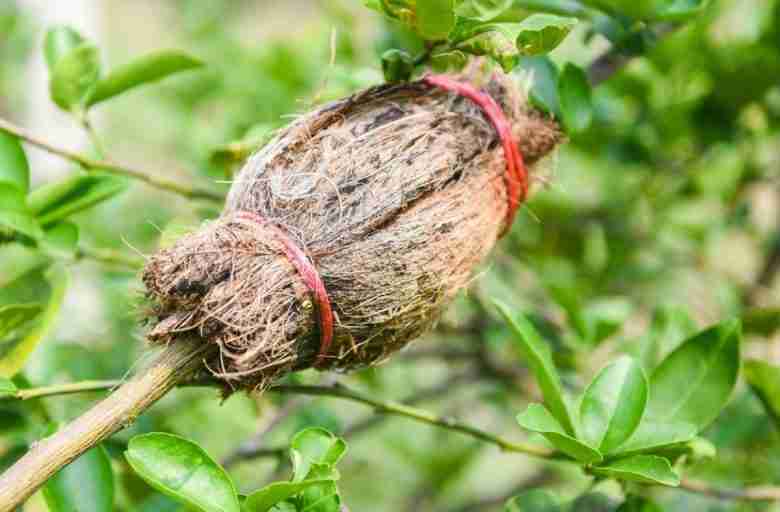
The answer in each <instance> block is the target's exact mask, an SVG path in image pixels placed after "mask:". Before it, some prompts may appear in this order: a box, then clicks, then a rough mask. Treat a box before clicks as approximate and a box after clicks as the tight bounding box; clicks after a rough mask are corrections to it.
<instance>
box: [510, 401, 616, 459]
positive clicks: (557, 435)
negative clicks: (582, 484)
mask: <svg viewBox="0 0 780 512" xmlns="http://www.w3.org/2000/svg"><path fill="white" fill-rule="evenodd" d="M517 422H518V423H519V424H520V426H521V427H523V428H525V429H528V430H530V431H532V432H538V433H540V434H542V435H543V436H544V437H545V438H546V439H547V440H548V441H550V442H551V443H552V444H553V446H555V448H557V449H558V450H560V451H561V452H563V453H565V454H566V455H568V456H570V457H572V458H574V459H576V460H578V461H580V462H582V463H583V464H592V463H594V462H601V460H602V456H601V454H600V453H599V452H598V451H597V450H595V449H593V448H591V447H590V446H588V445H587V444H585V443H583V442H581V441H578V440H577V439H576V438H574V437H573V436H571V435H569V434H568V433H567V432H566V431H565V430H564V429H563V427H562V426H561V424H560V423H558V421H557V420H556V419H555V418H554V417H553V415H552V414H550V411H548V410H547V409H546V408H545V407H544V406H543V405H541V404H531V405H529V406H528V409H526V410H525V412H522V413H520V414H519V415H518V416H517Z"/></svg>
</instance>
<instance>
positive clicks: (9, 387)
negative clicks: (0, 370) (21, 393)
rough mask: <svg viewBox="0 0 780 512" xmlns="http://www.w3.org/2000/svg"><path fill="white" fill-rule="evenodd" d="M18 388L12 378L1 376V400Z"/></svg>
mask: <svg viewBox="0 0 780 512" xmlns="http://www.w3.org/2000/svg"><path fill="white" fill-rule="evenodd" d="M2 315H3V313H2V310H1V309H0V318H2ZM17 391H18V389H17V388H16V385H15V384H14V383H13V381H12V380H11V379H6V378H4V377H0V400H2V399H3V398H6V397H10V396H14V395H15V394H16V392H17Z"/></svg>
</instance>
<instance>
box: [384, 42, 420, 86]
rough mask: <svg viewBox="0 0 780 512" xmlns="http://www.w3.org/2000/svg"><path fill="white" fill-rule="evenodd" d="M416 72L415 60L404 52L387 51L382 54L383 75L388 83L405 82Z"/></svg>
mask: <svg viewBox="0 0 780 512" xmlns="http://www.w3.org/2000/svg"><path fill="white" fill-rule="evenodd" d="M413 71H414V59H412V56H411V55H409V54H408V53H406V52H405V51H403V50H395V49H393V50H387V51H386V52H385V53H383V54H382V73H383V75H384V77H385V81H386V82H405V81H407V80H409V78H410V77H411V76H412V72H413Z"/></svg>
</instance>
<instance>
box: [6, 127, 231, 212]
mask: <svg viewBox="0 0 780 512" xmlns="http://www.w3.org/2000/svg"><path fill="white" fill-rule="evenodd" d="M0 130H2V131H4V132H7V133H10V134H11V135H14V136H15V137H18V138H19V139H21V140H24V141H25V142H27V143H29V144H32V145H33V146H36V147H38V148H40V149H43V150H44V151H46V152H48V153H51V154H53V155H57V156H59V157H62V158H64V159H66V160H70V161H71V162H74V163H77V164H79V165H81V166H82V167H85V168H87V169H100V170H102V171H105V172H109V173H112V174H118V175H121V176H127V177H130V178H133V179H136V180H139V181H142V182H144V183H146V184H148V185H150V186H152V187H155V188H158V189H160V190H165V191H167V192H172V193H174V194H178V195H180V196H184V197H186V198H188V199H207V200H210V201H215V202H222V201H223V199H224V198H223V197H222V194H220V193H218V192H214V191H212V190H209V189H206V188H200V187H195V186H191V185H188V184H185V183H179V182H177V181H173V180H168V179H165V178H161V177H159V176H155V175H152V174H149V173H147V172H144V171H140V170H138V169H133V168H130V167H127V166H123V165H119V164H115V163H113V162H108V161H105V160H94V159H92V158H89V157H87V156H84V155H82V154H79V153H76V152H73V151H70V150H67V149H64V148H60V147H57V146H54V145H52V144H50V143H48V142H46V141H44V140H42V139H40V138H38V137H36V136H34V135H33V134H31V133H30V132H28V131H27V130H25V129H24V128H22V127H20V126H17V125H15V124H13V123H11V122H9V121H8V120H6V119H2V118H0Z"/></svg>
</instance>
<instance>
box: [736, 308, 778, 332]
mask: <svg viewBox="0 0 780 512" xmlns="http://www.w3.org/2000/svg"><path fill="white" fill-rule="evenodd" d="M742 329H743V331H744V332H745V334H754V335H757V336H765V337H769V336H771V335H773V334H774V333H775V332H776V331H777V330H778V329H780V307H776V308H771V307H768V308H753V309H749V310H747V311H745V312H744V313H743V314H742Z"/></svg>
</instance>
